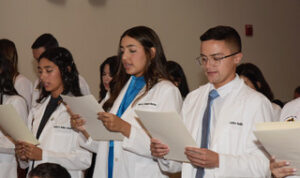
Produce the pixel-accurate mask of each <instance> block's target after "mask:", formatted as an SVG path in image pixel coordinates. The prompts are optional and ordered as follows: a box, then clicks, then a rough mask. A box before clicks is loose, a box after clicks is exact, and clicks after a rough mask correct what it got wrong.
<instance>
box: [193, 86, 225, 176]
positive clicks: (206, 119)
mask: <svg viewBox="0 0 300 178" xmlns="http://www.w3.org/2000/svg"><path fill="white" fill-rule="evenodd" d="M218 96H219V94H218V92H217V90H211V91H210V92H209V95H208V100H207V105H206V109H205V111H204V115H203V119H202V135H201V148H208V140H209V129H210V115H211V114H210V113H211V112H210V109H211V105H212V103H213V100H214V99H216V98H217V97H218ZM203 176H204V168H203V167H198V169H197V174H196V178H203Z"/></svg>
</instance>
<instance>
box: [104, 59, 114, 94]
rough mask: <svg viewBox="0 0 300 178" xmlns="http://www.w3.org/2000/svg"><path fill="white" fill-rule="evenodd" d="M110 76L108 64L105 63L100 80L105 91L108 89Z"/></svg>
mask: <svg viewBox="0 0 300 178" xmlns="http://www.w3.org/2000/svg"><path fill="white" fill-rule="evenodd" d="M111 80H112V77H111V73H110V69H109V64H105V65H104V68H103V73H102V82H103V85H104V88H105V90H106V91H109V89H110V88H109V83H110V82H111Z"/></svg>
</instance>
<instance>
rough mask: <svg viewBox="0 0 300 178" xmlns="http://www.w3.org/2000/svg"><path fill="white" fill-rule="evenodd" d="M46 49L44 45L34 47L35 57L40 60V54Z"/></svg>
mask: <svg viewBox="0 0 300 178" xmlns="http://www.w3.org/2000/svg"><path fill="white" fill-rule="evenodd" d="M44 51H46V49H45V48H44V47H39V48H37V49H32V55H33V57H34V59H36V60H38V58H39V57H40V55H41V54H42V53H43V52H44Z"/></svg>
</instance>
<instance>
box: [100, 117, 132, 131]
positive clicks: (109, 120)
mask: <svg viewBox="0 0 300 178" xmlns="http://www.w3.org/2000/svg"><path fill="white" fill-rule="evenodd" d="M98 116H99V118H98V119H99V120H101V121H102V122H103V125H104V126H105V128H106V129H107V130H109V131H111V132H120V133H122V134H123V135H124V136H126V137H129V135H130V128H131V125H130V124H129V123H128V122H126V121H124V120H123V119H121V118H119V117H118V116H116V115H114V114H112V113H108V112H99V113H98Z"/></svg>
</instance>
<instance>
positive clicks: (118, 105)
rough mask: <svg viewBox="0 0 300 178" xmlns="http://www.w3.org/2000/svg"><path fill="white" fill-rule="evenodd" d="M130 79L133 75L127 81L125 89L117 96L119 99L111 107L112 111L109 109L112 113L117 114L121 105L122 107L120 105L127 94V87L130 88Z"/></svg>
mask: <svg viewBox="0 0 300 178" xmlns="http://www.w3.org/2000/svg"><path fill="white" fill-rule="evenodd" d="M130 81H131V77H130V79H129V80H128V81H127V83H126V85H125V86H124V87H123V89H122V90H121V92H120V94H119V96H118V97H117V99H116V100H115V102H114V104H113V106H112V107H111V109H110V111H109V112H110V113H113V114H117V112H118V109H119V107H120V105H121V102H122V100H123V97H124V95H125V93H126V91H127V88H128V86H129V83H130Z"/></svg>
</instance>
